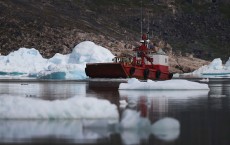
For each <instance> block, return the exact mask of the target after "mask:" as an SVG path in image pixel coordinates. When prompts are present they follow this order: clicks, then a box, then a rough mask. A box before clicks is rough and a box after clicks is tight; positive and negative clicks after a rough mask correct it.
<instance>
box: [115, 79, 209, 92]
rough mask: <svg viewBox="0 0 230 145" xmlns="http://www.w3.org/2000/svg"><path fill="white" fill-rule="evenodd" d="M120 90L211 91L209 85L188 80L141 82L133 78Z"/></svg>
mask: <svg viewBox="0 0 230 145" xmlns="http://www.w3.org/2000/svg"><path fill="white" fill-rule="evenodd" d="M119 89H120V90H209V87H208V85H207V84H200V83H196V82H191V81H187V80H181V79H178V80H166V81H152V80H147V82H140V81H138V80H137V79H136V78H132V79H131V81H128V83H121V84H120V86H119Z"/></svg>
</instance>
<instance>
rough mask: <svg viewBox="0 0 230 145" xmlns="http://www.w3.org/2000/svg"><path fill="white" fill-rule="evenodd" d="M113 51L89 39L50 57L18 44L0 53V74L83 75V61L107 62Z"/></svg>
mask: <svg viewBox="0 0 230 145" xmlns="http://www.w3.org/2000/svg"><path fill="white" fill-rule="evenodd" d="M113 58H114V55H113V54H112V53H111V52H110V51H109V50H108V49H106V48H104V47H101V46H98V45H96V44H95V43H93V42H90V41H84V42H81V43H79V44H78V45H77V46H75V47H74V48H73V51H72V52H71V53H70V54H67V55H62V54H59V53H57V54H55V55H54V56H53V57H52V58H50V59H45V58H43V57H42V56H41V54H40V53H39V51H38V50H36V49H34V48H31V49H29V48H20V49H18V50H17V51H14V52H11V53H10V54H9V55H7V56H0V75H1V78H2V77H3V78H10V77H13V76H15V75H16V76H18V75H19V76H22V77H23V76H29V77H35V78H37V77H38V78H43V79H85V78H87V76H86V74H85V66H86V63H96V62H111V61H112V59H113Z"/></svg>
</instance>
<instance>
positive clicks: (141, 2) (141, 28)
mask: <svg viewBox="0 0 230 145" xmlns="http://www.w3.org/2000/svg"><path fill="white" fill-rule="evenodd" d="M142 15H143V10H142V0H141V37H142V19H143V18H142Z"/></svg>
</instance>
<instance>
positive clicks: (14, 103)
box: [0, 95, 118, 119]
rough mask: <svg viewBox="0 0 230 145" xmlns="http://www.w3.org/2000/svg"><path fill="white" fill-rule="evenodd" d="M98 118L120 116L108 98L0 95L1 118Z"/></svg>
mask: <svg viewBox="0 0 230 145" xmlns="http://www.w3.org/2000/svg"><path fill="white" fill-rule="evenodd" d="M91 118H93V119H97V118H118V111H117V107H116V106H115V105H113V104H111V103H110V102H109V101H107V100H99V99H97V98H92V97H77V96H75V97H72V98H70V99H67V100H54V101H48V100H39V99H36V98H28V97H17V96H9V95H1V96H0V119H91Z"/></svg>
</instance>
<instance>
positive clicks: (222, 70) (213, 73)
mask: <svg viewBox="0 0 230 145" xmlns="http://www.w3.org/2000/svg"><path fill="white" fill-rule="evenodd" d="M182 75H184V76H186V75H193V76H198V77H203V78H214V77H230V58H229V59H228V61H227V62H226V63H225V64H223V63H222V60H221V59H220V58H216V59H214V60H213V61H212V62H211V63H210V64H209V65H204V66H201V67H200V68H199V69H197V70H195V71H193V72H191V73H186V74H182Z"/></svg>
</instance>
